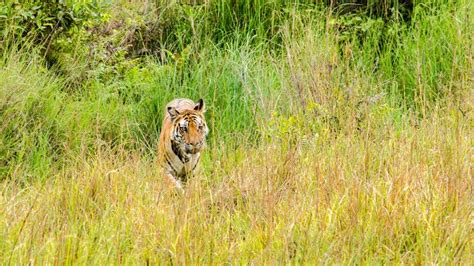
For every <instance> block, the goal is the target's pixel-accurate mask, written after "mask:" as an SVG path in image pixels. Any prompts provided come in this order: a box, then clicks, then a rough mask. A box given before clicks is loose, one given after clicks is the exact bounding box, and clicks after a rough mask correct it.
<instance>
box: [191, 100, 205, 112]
mask: <svg viewBox="0 0 474 266" xmlns="http://www.w3.org/2000/svg"><path fill="white" fill-rule="evenodd" d="M204 107H205V106H204V100H203V99H199V100H198V102H197V103H196V105H195V106H194V110H196V111H201V112H203V113H204V112H206V109H205V108H204Z"/></svg>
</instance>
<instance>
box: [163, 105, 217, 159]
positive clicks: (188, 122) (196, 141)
mask: <svg viewBox="0 0 474 266" xmlns="http://www.w3.org/2000/svg"><path fill="white" fill-rule="evenodd" d="M168 113H169V114H170V117H171V120H172V123H173V130H172V132H171V134H172V135H171V139H172V141H173V142H174V144H176V145H178V147H179V150H181V151H184V152H185V153H187V154H196V153H198V152H200V151H201V150H202V149H203V148H204V147H205V145H206V144H205V141H206V136H207V134H208V133H209V129H208V127H207V124H206V121H205V119H204V101H203V100H202V99H200V100H199V101H198V103H197V104H196V106H195V107H194V110H185V111H183V112H178V110H176V108H174V107H169V108H168Z"/></svg>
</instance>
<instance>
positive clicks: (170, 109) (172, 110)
mask: <svg viewBox="0 0 474 266" xmlns="http://www.w3.org/2000/svg"><path fill="white" fill-rule="evenodd" d="M167 109H168V110H167V111H168V114H169V115H170V117H171V120H173V119H174V118H175V117H176V116H178V115H179V112H178V110H176V107H171V106H168V108H167Z"/></svg>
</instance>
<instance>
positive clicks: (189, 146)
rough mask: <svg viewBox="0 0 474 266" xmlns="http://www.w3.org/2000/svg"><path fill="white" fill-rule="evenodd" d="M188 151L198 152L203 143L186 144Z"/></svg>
mask: <svg viewBox="0 0 474 266" xmlns="http://www.w3.org/2000/svg"><path fill="white" fill-rule="evenodd" d="M185 148H186V152H187V153H192V154H195V153H198V152H199V151H200V150H201V148H202V143H194V144H186V147H185Z"/></svg>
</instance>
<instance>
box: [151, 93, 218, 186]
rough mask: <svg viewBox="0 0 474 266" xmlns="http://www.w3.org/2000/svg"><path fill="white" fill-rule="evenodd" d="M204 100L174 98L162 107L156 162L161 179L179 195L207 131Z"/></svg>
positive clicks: (204, 142) (192, 172)
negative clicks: (163, 111)
mask: <svg viewBox="0 0 474 266" xmlns="http://www.w3.org/2000/svg"><path fill="white" fill-rule="evenodd" d="M205 111H206V110H205V106H204V100H203V99H199V100H198V101H197V103H194V102H193V101H192V100H190V99H184V98H181V99H175V100H173V101H171V102H169V103H168V104H167V105H166V109H165V114H164V118H163V125H162V128H161V132H160V139H159V146H158V161H159V164H160V166H161V168H162V171H163V174H164V175H165V178H166V179H168V180H169V181H171V182H172V183H173V184H174V185H175V186H176V188H177V189H178V190H179V191H181V192H183V191H184V189H183V185H185V184H186V182H187V180H188V179H189V178H190V177H192V176H193V175H194V174H195V170H196V167H197V165H198V163H199V160H200V158H201V152H202V151H203V149H204V148H205V147H206V137H207V135H208V134H209V128H208V127H207V123H206V120H205V117H204V112H205Z"/></svg>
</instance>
